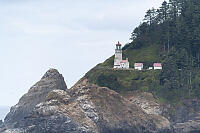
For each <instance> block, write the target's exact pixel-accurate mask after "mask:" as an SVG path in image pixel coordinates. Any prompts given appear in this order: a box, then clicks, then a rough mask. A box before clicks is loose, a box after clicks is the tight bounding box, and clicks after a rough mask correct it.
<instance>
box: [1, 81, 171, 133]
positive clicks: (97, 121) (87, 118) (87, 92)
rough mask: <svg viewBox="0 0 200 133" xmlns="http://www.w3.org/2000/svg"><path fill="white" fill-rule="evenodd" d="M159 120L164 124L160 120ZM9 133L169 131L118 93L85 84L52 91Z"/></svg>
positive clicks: (10, 129)
mask: <svg viewBox="0 0 200 133" xmlns="http://www.w3.org/2000/svg"><path fill="white" fill-rule="evenodd" d="M23 106H24V105H23ZM13 117H15V116H13ZM157 117H159V116H157ZM156 120H161V117H159V118H158V119H156ZM161 121H162V120H161ZM7 131H9V132H12V131H13V132H14V131H15V132H16V131H17V132H19V133H21V132H30V133H38V132H48V133H143V132H149V133H151V132H159V131H161V132H164V131H169V130H168V129H161V128H158V126H157V124H156V123H155V122H154V117H153V116H150V115H148V114H147V113H145V112H144V111H143V110H142V109H141V108H140V107H139V106H137V105H136V104H134V103H132V102H130V101H128V100H127V99H125V98H123V97H122V96H120V95H119V94H118V93H116V92H114V91H112V90H110V89H108V88H105V87H98V86H96V85H90V84H87V82H85V81H82V82H81V83H80V84H78V85H76V86H74V87H72V88H71V89H69V90H67V91H65V90H63V89H56V90H52V91H50V92H49V93H48V94H47V95H46V97H45V98H44V100H43V101H42V102H40V103H38V104H37V105H35V107H34V109H32V111H30V112H29V115H26V117H24V119H20V120H17V121H15V124H14V126H13V128H9V129H5V132H7Z"/></svg>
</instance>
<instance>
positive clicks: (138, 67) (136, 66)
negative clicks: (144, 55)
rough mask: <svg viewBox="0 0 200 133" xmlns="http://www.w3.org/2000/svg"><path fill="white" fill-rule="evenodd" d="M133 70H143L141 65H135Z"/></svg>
mask: <svg viewBox="0 0 200 133" xmlns="http://www.w3.org/2000/svg"><path fill="white" fill-rule="evenodd" d="M134 68H135V70H142V69H143V63H135V64H134Z"/></svg>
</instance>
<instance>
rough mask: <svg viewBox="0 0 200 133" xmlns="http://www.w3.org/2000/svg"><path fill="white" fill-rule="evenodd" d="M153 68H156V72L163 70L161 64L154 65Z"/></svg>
mask: <svg viewBox="0 0 200 133" xmlns="http://www.w3.org/2000/svg"><path fill="white" fill-rule="evenodd" d="M153 68H154V70H162V64H161V63H154V64H153Z"/></svg>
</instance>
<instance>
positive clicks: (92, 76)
mask: <svg viewBox="0 0 200 133" xmlns="http://www.w3.org/2000/svg"><path fill="white" fill-rule="evenodd" d="M123 57H124V58H126V57H127V58H129V62H130V67H131V68H133V66H134V63H135V62H143V63H144V65H145V67H146V68H148V67H147V66H152V64H153V62H159V61H160V58H159V48H158V47H157V45H151V46H149V47H143V48H141V49H133V50H129V49H128V50H125V51H123ZM113 60H114V56H112V57H110V58H109V59H107V60H106V61H105V62H104V63H101V64H99V65H97V66H96V67H94V68H93V69H91V70H90V71H89V72H88V73H87V74H86V76H85V77H87V78H88V79H89V82H91V83H94V84H97V85H99V86H106V87H109V88H110V89H112V90H115V91H117V92H120V93H123V92H126V91H132V90H141V91H154V90H155V89H156V88H155V86H158V85H159V73H160V71H159V70H158V71H154V70H145V71H136V70H116V69H112V67H113ZM102 75H103V76H102ZM100 76H102V77H101V78H99V77H100ZM102 78H103V79H104V80H102Z"/></svg>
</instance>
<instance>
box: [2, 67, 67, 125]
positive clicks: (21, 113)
mask: <svg viewBox="0 0 200 133" xmlns="http://www.w3.org/2000/svg"><path fill="white" fill-rule="evenodd" d="M55 89H60V90H66V89H67V86H66V84H65V81H64V78H63V76H62V75H61V74H60V73H59V72H58V71H57V70H55V69H50V70H49V71H47V72H46V73H45V75H44V76H43V77H42V79H41V80H40V81H39V82H37V83H36V84H35V85H33V86H32V87H31V88H30V90H29V91H28V93H26V94H25V95H23V96H22V98H21V99H20V100H19V102H18V104H16V105H15V106H13V107H12V108H11V110H10V112H9V113H8V115H7V116H6V118H5V123H6V124H7V125H13V123H15V122H17V121H20V120H23V119H24V118H25V117H27V116H28V115H29V113H31V112H32V110H33V109H34V107H35V105H37V104H39V103H41V102H43V101H44V99H45V97H46V96H47V94H48V93H49V92H50V91H52V90H55Z"/></svg>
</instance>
